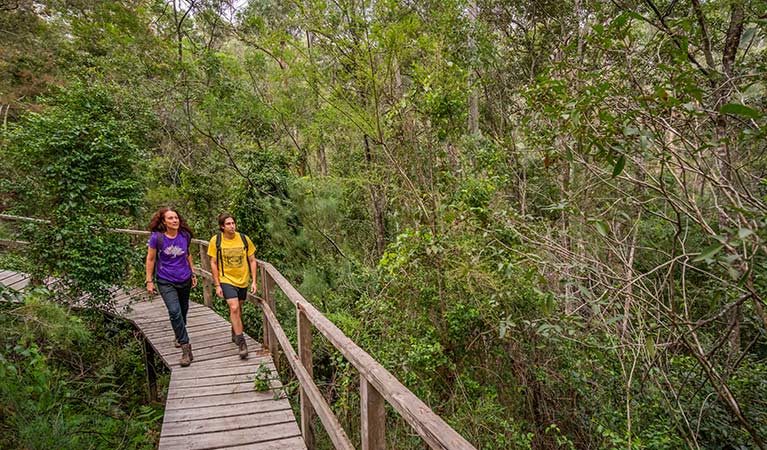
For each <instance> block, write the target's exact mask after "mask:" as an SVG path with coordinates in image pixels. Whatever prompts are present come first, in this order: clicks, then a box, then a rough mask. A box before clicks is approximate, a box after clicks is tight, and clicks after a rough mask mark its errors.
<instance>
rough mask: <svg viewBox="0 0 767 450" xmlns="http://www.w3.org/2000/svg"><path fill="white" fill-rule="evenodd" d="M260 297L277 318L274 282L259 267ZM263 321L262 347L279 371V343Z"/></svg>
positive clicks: (270, 328) (263, 269) (265, 321)
mask: <svg viewBox="0 0 767 450" xmlns="http://www.w3.org/2000/svg"><path fill="white" fill-rule="evenodd" d="M261 297H262V298H263V299H264V302H266V304H267V306H269V309H271V310H272V312H273V313H274V315H275V316H277V310H276V309H275V307H274V280H273V279H272V276H271V275H269V272H267V271H266V268H265V267H263V266H262V267H261ZM263 319H264V347H267V348H268V349H269V353H271V354H272V360H273V361H274V367H276V368H277V370H279V369H280V354H279V342H277V337H276V336H275V335H274V330H272V327H271V325H269V321H268V320H267V319H266V315H264V317H263Z"/></svg>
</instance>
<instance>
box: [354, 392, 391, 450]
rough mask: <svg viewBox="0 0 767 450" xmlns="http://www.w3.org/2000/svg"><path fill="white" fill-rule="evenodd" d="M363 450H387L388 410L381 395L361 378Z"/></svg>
mask: <svg viewBox="0 0 767 450" xmlns="http://www.w3.org/2000/svg"><path fill="white" fill-rule="evenodd" d="M360 401H361V403H362V405H361V409H360V412H361V415H362V417H361V419H362V423H361V426H362V450H386V409H385V408H384V406H385V400H384V398H383V397H382V396H381V394H380V393H379V392H378V391H377V390H376V388H375V387H373V385H372V384H370V383H369V382H368V380H366V379H365V378H364V377H360Z"/></svg>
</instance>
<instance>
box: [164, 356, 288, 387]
mask: <svg viewBox="0 0 767 450" xmlns="http://www.w3.org/2000/svg"><path fill="white" fill-rule="evenodd" d="M238 359H239V358H238ZM233 362H234V361H233ZM237 362H238V363H239V364H232V365H228V366H227V365H224V364H220V365H216V366H215V367H210V368H209V367H206V368H205V370H204V371H200V372H199V373H180V372H179V374H178V375H177V376H174V377H173V378H174V379H176V380H179V381H182V380H186V379H190V380H196V379H204V378H207V377H218V376H222V375H232V374H243V373H251V372H252V373H255V372H256V370H258V366H260V365H261V364H262V363H263V364H264V365H265V366H266V367H268V368H269V370H272V371H273V370H274V363H273V362H272V358H270V357H268V356H260V357H257V358H256V357H254V358H248V359H247V360H245V361H243V360H239V361H237Z"/></svg>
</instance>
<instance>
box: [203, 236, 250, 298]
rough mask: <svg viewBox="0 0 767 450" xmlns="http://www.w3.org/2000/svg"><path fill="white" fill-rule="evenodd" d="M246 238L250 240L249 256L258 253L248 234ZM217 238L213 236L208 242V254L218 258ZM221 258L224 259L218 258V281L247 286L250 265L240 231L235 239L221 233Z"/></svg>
mask: <svg viewBox="0 0 767 450" xmlns="http://www.w3.org/2000/svg"><path fill="white" fill-rule="evenodd" d="M245 239H247V241H248V256H250V255H252V254H254V253H256V246H255V245H253V241H251V240H250V238H249V237H247V236H245ZM216 240H217V236H213V237H212V238H210V243H209V244H208V256H210V257H212V258H218V255H217V254H216V253H217V251H216ZM221 259H222V261H218V259H216V264H217V265H218V274H219V278H218V281H219V282H221V283H226V284H231V285H232V286H236V287H247V286H248V279H249V275H250V265H249V264H248V259H247V258H246V257H245V247H243V245H242V239H241V238H240V234H239V233H235V234H234V239H227V238H226V237H224V235H223V233H222V234H221ZM222 262H223V264H224V274H223V276H222V275H221V263H222Z"/></svg>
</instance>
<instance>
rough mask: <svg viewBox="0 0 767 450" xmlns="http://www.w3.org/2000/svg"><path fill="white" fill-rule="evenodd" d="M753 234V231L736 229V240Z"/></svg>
mask: <svg viewBox="0 0 767 450" xmlns="http://www.w3.org/2000/svg"><path fill="white" fill-rule="evenodd" d="M752 234H754V231H753V230H751V229H749V228H739V229H738V239H741V240H742V239H745V238H747V237H749V236H751V235H752Z"/></svg>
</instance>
